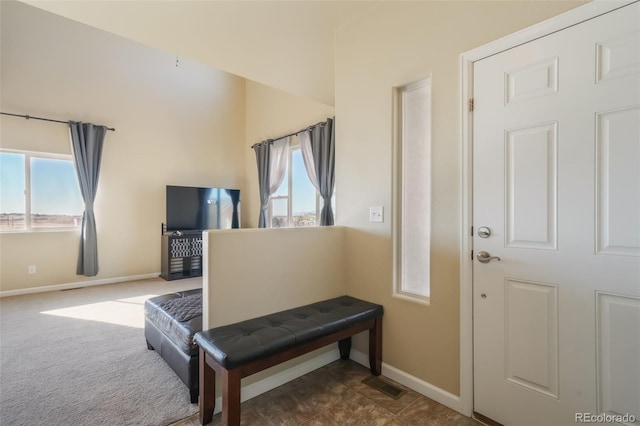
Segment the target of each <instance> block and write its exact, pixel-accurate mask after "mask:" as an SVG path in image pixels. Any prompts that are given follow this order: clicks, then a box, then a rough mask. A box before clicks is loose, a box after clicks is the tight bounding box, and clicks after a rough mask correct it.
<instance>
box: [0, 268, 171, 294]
mask: <svg viewBox="0 0 640 426" xmlns="http://www.w3.org/2000/svg"><path fill="white" fill-rule="evenodd" d="M159 276H160V272H153V273H151V274H142V275H129V276H127V277H115V278H103V279H99V280H90V281H78V282H73V283H67V284H55V285H46V286H42V287H31V288H21V289H17V290H6V291H0V297H7V296H19V295H21V294H32V293H43V292H45V291H57V290H69V289H71V288H78V287H90V286H94V285H104V284H115V283H121V282H125V281H137V280H146V279H149V278H157V277H159Z"/></svg>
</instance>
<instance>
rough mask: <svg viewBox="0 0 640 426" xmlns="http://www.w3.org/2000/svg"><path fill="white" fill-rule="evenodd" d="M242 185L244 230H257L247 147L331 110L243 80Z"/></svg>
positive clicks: (257, 209)
mask: <svg viewBox="0 0 640 426" xmlns="http://www.w3.org/2000/svg"><path fill="white" fill-rule="evenodd" d="M245 104H246V138H247V142H246V144H245V145H246V146H245V147H244V148H245V151H244V152H245V162H246V170H245V176H246V182H247V185H246V187H247V191H246V192H245V194H244V195H243V196H242V203H243V206H242V208H243V209H244V210H243V211H244V213H245V215H248V220H247V221H246V222H244V224H243V225H244V226H245V227H251V228H255V227H257V226H258V215H259V213H260V197H259V195H258V172H257V167H256V156H255V153H254V151H253V150H252V149H251V145H253V144H255V143H258V142H261V141H263V140H266V139H269V138H276V137H278V136H282V135H286V134H289V133H291V132H295V131H297V130H300V129H302V128H304V127H306V126H308V125H310V124H315V123H318V122H320V121H324V120H326V118H327V117H332V116H333V114H334V110H333V107H332V106H328V105H325V104H322V103H319V102H316V101H313V100H311V99H308V98H304V97H301V96H295V95H292V94H289V93H286V92H283V91H281V90H278V89H274V88H273V87H269V86H265V85H263V84H260V83H256V82H253V81H250V80H247V85H246V98H245Z"/></svg>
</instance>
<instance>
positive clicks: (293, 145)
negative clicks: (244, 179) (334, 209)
mask: <svg viewBox="0 0 640 426" xmlns="http://www.w3.org/2000/svg"><path fill="white" fill-rule="evenodd" d="M295 140H296V142H294V139H293V138H292V139H291V141H290V142H289V153H288V156H287V176H286V179H287V195H272V196H271V197H270V198H269V209H268V215H267V221H268V222H267V223H268V224H269V227H270V228H273V226H272V224H273V200H283V199H286V200H287V226H282V227H279V228H301V227H300V226H293V202H292V200H293V177H292V173H291V171H292V166H293V154H294V152H296V151H300V150H301V148H300V141H299V140H298V139H297V137H296V139H295ZM314 189H315V188H314ZM334 192H335V191H334ZM315 201H316V225H315V226H313V227H311V228H315V227H318V226H320V225H319V223H320V192H319V191H318V190H317V189H315ZM276 229H277V228H276Z"/></svg>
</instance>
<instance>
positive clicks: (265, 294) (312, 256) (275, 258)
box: [203, 226, 347, 328]
mask: <svg viewBox="0 0 640 426" xmlns="http://www.w3.org/2000/svg"><path fill="white" fill-rule="evenodd" d="M344 231H345V230H344V228H342V227H339V226H334V227H322V228H320V227H318V228H289V229H237V230H214V231H206V232H205V233H204V245H205V252H206V254H207V260H206V263H205V268H204V281H203V289H204V290H203V297H204V299H205V301H206V302H207V303H205V306H204V312H203V326H204V328H212V327H218V326H221V325H226V324H231V323H234V322H238V321H243V320H246V319H251V318H255V317H257V316H262V315H266V314H270V313H273V312H279V311H282V310H285V309H291V308H295V307H298V306H302V305H306V304H309V303H313V302H318V301H320V300H325V299H330V298H333V297H338V296H342V295H344V294H346V290H347V286H346V283H345V275H344V269H345V262H344V259H345V253H344Z"/></svg>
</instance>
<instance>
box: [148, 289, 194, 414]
mask: <svg viewBox="0 0 640 426" xmlns="http://www.w3.org/2000/svg"><path fill="white" fill-rule="evenodd" d="M201 330H202V289H201V288H198V289H194V290H187V291H181V292H177V293H170V294H164V295H162V296H158V297H152V298H150V299H148V300H146V301H145V303H144V336H145V338H146V339H147V348H149V349H150V350H154V349H155V351H156V352H158V353H159V354H160V356H161V357H162V358H163V359H164V360H165V361H166V362H167V364H169V366H170V367H171V368H172V369H173V371H175V373H176V374H177V375H178V377H180V379H181V380H182V381H183V382H184V383H185V384H186V385H187V387H188V388H189V393H190V396H191V403H194V404H195V403H197V402H198V393H199V391H198V346H197V345H196V344H195V343H194V342H193V336H194V334H196V333H197V332H198V331H201Z"/></svg>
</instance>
